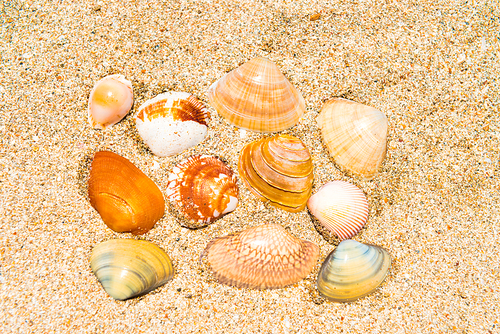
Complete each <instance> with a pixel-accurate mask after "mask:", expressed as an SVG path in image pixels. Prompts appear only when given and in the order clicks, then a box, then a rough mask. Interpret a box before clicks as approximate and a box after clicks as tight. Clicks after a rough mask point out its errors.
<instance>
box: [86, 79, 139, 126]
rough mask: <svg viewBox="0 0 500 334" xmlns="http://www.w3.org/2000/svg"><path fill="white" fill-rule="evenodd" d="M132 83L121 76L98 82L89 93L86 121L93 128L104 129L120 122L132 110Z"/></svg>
mask: <svg viewBox="0 0 500 334" xmlns="http://www.w3.org/2000/svg"><path fill="white" fill-rule="evenodd" d="M133 102H134V94H133V89H132V83H131V82H130V81H128V80H127V79H125V77H124V76H123V75H121V74H113V75H108V76H107V77H104V78H102V79H101V80H99V81H98V82H97V83H96V84H95V86H94V88H93V89H92V91H91V92H90V97H89V105H88V119H89V123H90V125H91V126H92V127H93V128H97V129H105V128H108V127H110V126H112V125H114V124H116V123H118V122H119V121H121V120H122V119H123V118H124V117H125V116H126V115H127V113H128V112H129V111H130V109H131V108H132V104H133Z"/></svg>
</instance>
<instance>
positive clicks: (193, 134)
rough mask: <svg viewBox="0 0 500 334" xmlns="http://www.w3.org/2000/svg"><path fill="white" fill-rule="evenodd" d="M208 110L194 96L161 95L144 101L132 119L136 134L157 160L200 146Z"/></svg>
mask: <svg viewBox="0 0 500 334" xmlns="http://www.w3.org/2000/svg"><path fill="white" fill-rule="evenodd" d="M208 115H209V114H208V110H207V109H206V108H205V106H204V105H203V103H202V102H201V101H200V100H198V99H197V98H196V97H195V96H194V95H191V94H188V93H183V92H170V93H163V94H160V95H158V96H156V97H155V98H153V99H151V100H148V101H146V102H145V103H144V104H143V105H141V107H140V108H139V111H138V113H137V115H136V116H135V123H136V128H137V131H138V132H139V135H140V136H141V138H142V139H143V140H144V142H145V143H146V145H147V146H148V147H149V148H150V149H151V151H152V152H153V153H154V154H155V155H157V156H160V157H166V156H172V155H175V154H178V153H180V152H182V151H184V150H185V149H187V148H190V147H192V146H195V145H197V144H199V143H200V142H201V141H203V139H205V136H206V135H207V131H208V127H207V121H208Z"/></svg>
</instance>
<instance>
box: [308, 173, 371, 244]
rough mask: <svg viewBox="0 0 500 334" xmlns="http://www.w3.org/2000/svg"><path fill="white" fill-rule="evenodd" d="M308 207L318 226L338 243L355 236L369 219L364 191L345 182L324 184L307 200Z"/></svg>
mask: <svg viewBox="0 0 500 334" xmlns="http://www.w3.org/2000/svg"><path fill="white" fill-rule="evenodd" d="M307 207H308V208H309V211H311V213H312V214H313V215H314V216H315V217H316V218H317V219H318V220H319V221H320V223H321V225H322V226H323V227H325V228H326V229H327V230H328V231H330V232H333V233H335V235H337V236H338V237H339V238H340V240H344V239H350V238H352V237H353V236H354V235H356V233H358V232H359V231H360V230H361V229H362V228H363V226H364V225H365V223H366V220H367V218H368V201H367V200H366V197H365V195H364V194H363V191H361V189H359V188H358V187H356V186H355V185H353V184H351V183H349V182H344V181H333V182H328V183H327V184H325V185H323V186H322V187H321V188H320V189H319V190H318V192H317V193H316V194H314V195H312V196H311V198H309V201H307Z"/></svg>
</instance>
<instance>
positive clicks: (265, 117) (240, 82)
mask: <svg viewBox="0 0 500 334" xmlns="http://www.w3.org/2000/svg"><path fill="white" fill-rule="evenodd" d="M208 99H209V101H210V104H211V105H212V107H214V108H215V110H217V112H219V114H221V115H222V116H223V117H224V118H226V119H227V120H228V121H229V123H231V124H233V125H236V126H237V127H240V128H244V129H249V130H252V131H257V132H276V131H281V130H284V129H287V128H289V127H292V126H294V125H295V124H296V123H297V122H298V120H299V118H300V117H301V116H302V115H303V114H304V111H305V102H304V98H303V97H302V94H300V92H299V91H298V90H297V89H296V88H295V87H294V86H293V85H292V84H291V83H290V82H289V81H288V80H287V78H285V76H284V75H283V74H282V73H281V71H280V70H279V68H278V67H277V66H276V65H275V64H274V63H273V62H272V61H270V60H268V59H266V58H261V57H257V58H254V59H252V60H250V61H249V62H247V63H245V64H243V65H241V66H240V67H238V68H236V69H234V70H233V71H231V72H229V73H227V74H226V75H224V76H223V77H222V78H220V79H219V80H218V81H216V82H215V83H214V84H212V86H210V88H209V90H208Z"/></svg>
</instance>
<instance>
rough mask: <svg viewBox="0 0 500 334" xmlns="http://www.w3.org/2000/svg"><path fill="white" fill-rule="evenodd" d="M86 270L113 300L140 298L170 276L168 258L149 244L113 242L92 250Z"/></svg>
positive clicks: (139, 241)
mask: <svg viewBox="0 0 500 334" xmlns="http://www.w3.org/2000/svg"><path fill="white" fill-rule="evenodd" d="M90 267H91V268H92V271H93V272H94V274H95V276H96V277H97V279H98V280H99V282H101V284H102V287H103V288H104V290H105V291H106V292H107V293H108V294H109V295H110V296H111V297H113V298H114V299H117V300H125V299H129V298H133V297H137V296H141V295H144V294H146V293H148V292H149V291H151V290H154V289H156V288H157V287H159V286H161V285H163V284H165V283H166V282H167V281H168V280H170V279H171V278H172V277H173V275H174V267H173V265H172V261H171V260H170V258H169V257H168V255H167V254H166V253H165V252H164V251H163V250H161V249H160V248H159V247H158V246H156V245H154V244H152V243H151V242H148V241H144V240H135V239H113V240H108V241H105V242H102V243H100V244H98V245H97V246H95V247H94V249H93V250H92V254H91V255H90Z"/></svg>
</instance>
